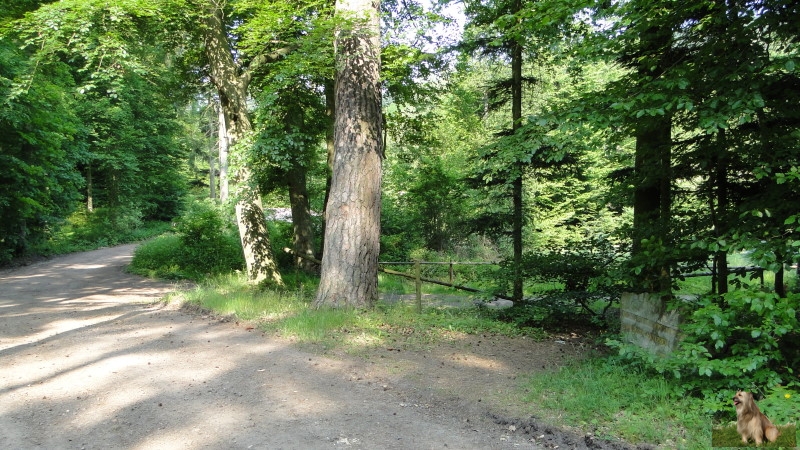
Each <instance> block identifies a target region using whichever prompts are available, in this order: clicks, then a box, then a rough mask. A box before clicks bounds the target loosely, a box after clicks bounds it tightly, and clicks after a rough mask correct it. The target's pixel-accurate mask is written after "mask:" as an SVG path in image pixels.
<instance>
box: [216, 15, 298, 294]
mask: <svg viewBox="0 0 800 450" xmlns="http://www.w3.org/2000/svg"><path fill="white" fill-rule="evenodd" d="M207 5H208V10H207V11H206V14H205V15H204V17H203V19H204V22H205V23H204V27H203V32H204V33H205V36H204V37H205V42H204V44H205V52H206V57H207V58H208V62H209V67H210V71H211V80H212V82H213V83H214V86H216V88H217V92H218V94H219V101H220V107H221V110H222V112H223V116H224V118H225V120H224V124H225V129H226V130H227V134H228V142H229V144H230V145H231V146H233V145H235V144H236V142H238V141H239V140H241V139H243V138H245V137H246V136H247V135H248V134H249V133H250V132H251V131H252V124H251V123H250V118H249V117H248V113H247V86H248V84H249V82H250V75H249V73H247V72H245V73H244V74H242V75H238V69H239V68H238V67H237V65H236V63H235V62H234V60H233V54H232V53H231V48H230V43H229V42H228V37H227V35H226V33H225V24H224V22H223V19H222V11H221V10H219V9H218V8H216V7H215V6H214V4H213V2H209V3H208V4H207ZM236 182H237V198H236V201H237V203H236V223H237V226H238V228H239V237H240V238H241V241H242V248H243V250H244V257H245V262H246V264H247V272H248V276H249V277H250V279H251V280H252V281H253V282H256V283H261V282H268V283H272V284H275V285H283V280H282V278H281V275H280V272H278V268H277V265H276V263H275V258H274V257H273V254H272V247H271V245H270V240H269V234H268V232H267V223H266V218H265V217H264V208H263V206H262V204H261V196H260V194H259V193H258V190H257V188H256V187H255V185H254V183H253V182H252V180H251V174H250V171H249V169H248V168H247V167H242V168H240V169H239V171H238V176H237V179H236Z"/></svg>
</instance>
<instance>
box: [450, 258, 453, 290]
mask: <svg viewBox="0 0 800 450" xmlns="http://www.w3.org/2000/svg"><path fill="white" fill-rule="evenodd" d="M450 284H453V260H452V259H451V260H450Z"/></svg>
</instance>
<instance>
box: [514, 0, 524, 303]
mask: <svg viewBox="0 0 800 450" xmlns="http://www.w3.org/2000/svg"><path fill="white" fill-rule="evenodd" d="M521 8H522V5H521V3H520V2H519V1H517V2H516V4H515V12H518V11H519V10H520V9H521ZM511 77H512V87H511V120H512V121H513V122H512V124H511V129H512V130H513V131H514V132H516V131H517V130H518V129H519V128H520V126H522V45H521V44H520V43H519V42H514V44H513V47H512V50H511ZM516 165H517V167H516V170H515V171H514V176H515V178H514V182H513V186H512V197H513V199H512V201H513V204H514V213H513V224H512V241H513V247H514V286H513V291H512V295H511V297H512V298H513V299H514V301H520V300H522V287H523V281H524V280H523V276H522V232H523V226H524V224H525V223H524V203H523V200H522V188H523V185H522V181H523V171H524V164H523V163H522V162H517V163H516Z"/></svg>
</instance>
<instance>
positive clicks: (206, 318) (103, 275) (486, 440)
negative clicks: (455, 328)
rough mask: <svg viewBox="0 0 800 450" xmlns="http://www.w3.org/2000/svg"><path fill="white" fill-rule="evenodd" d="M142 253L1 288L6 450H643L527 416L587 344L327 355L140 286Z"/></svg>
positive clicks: (118, 250) (77, 264)
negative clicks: (131, 266) (529, 396)
mask: <svg viewBox="0 0 800 450" xmlns="http://www.w3.org/2000/svg"><path fill="white" fill-rule="evenodd" d="M133 248H134V246H133V245H126V246H120V247H114V248H106V249H101V250H97V251H93V252H87V253H80V254H73V255H67V256H63V257H58V258H54V259H51V260H47V261H36V262H34V263H33V264H31V265H28V266H25V267H19V268H15V269H13V270H6V271H2V272H0V364H2V370H0V448H8V449H31V448H42V449H234V448H236V449H239V448H242V449H247V448H254V449H295V448H296V449H329V448H353V449H359V448H362V449H428V448H453V449H505V448H533V449H541V448H561V449H565V448H569V449H572V448H579V449H584V448H590V449H610V448H613V449H627V448H634V447H630V446H627V445H625V444H623V443H619V442H608V441H603V440H600V439H595V438H594V437H592V436H591V435H585V434H580V433H576V432H573V431H569V430H562V429H559V428H556V427H551V426H547V425H545V424H542V423H540V422H539V421H538V420H537V419H536V418H534V416H535V415H536V413H535V410H531V407H530V405H527V406H526V405H524V404H522V403H521V402H519V401H518V398H519V397H520V396H521V395H522V391H521V388H520V384H519V383H520V381H521V380H522V379H523V378H524V377H527V376H529V375H530V374H536V373H541V374H546V373H552V370H554V369H555V368H557V367H559V366H561V365H563V364H564V363H565V362H567V361H569V360H570V359H574V358H581V357H583V356H584V355H585V354H586V353H587V351H588V350H589V346H590V344H589V341H588V340H586V339H585V338H584V337H583V336H580V335H577V334H565V335H563V336H557V337H554V338H552V339H549V340H546V341H542V342H536V341H533V340H530V339H521V338H520V339H511V338H504V337H497V336H462V335H453V336H451V339H449V340H448V341H446V342H445V343H440V344H437V345H430V346H427V347H426V348H425V349H424V350H422V351H419V350H417V351H409V350H407V347H406V346H404V345H402V343H398V345H397V346H396V347H395V346H393V347H380V348H369V349H367V348H365V349H364V350H358V351H356V352H355V354H353V352H351V353H344V352H328V353H326V354H324V355H321V354H319V353H318V352H314V351H311V350H309V349H304V348H302V347H300V346H297V345H295V344H294V343H292V342H291V341H289V340H286V339H283V338H281V337H279V336H271V335H264V334H263V333H261V332H258V331H257V330H256V329H254V328H252V327H251V326H248V325H246V324H242V323H236V322H235V321H230V320H225V319H220V318H215V317H213V316H210V315H207V314H203V313H202V312H198V311H191V310H189V309H186V308H179V307H176V306H174V304H165V303H163V302H160V301H159V299H161V298H162V297H163V296H164V295H165V294H166V293H168V292H169V291H171V290H174V289H175V287H174V286H171V285H169V284H165V283H160V282H156V281H152V280H146V279H143V278H140V277H137V276H134V275H130V274H127V273H126V272H125V271H124V268H125V266H126V265H127V264H128V262H129V260H130V256H131V253H132V251H133ZM416 348H419V347H416ZM645 447H646V446H645ZM647 448H649V447H647Z"/></svg>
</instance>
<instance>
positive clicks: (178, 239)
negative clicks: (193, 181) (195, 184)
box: [131, 201, 244, 280]
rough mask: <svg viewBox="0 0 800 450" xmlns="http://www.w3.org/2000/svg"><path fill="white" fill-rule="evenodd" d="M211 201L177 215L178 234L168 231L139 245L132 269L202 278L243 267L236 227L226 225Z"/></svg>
mask: <svg viewBox="0 0 800 450" xmlns="http://www.w3.org/2000/svg"><path fill="white" fill-rule="evenodd" d="M222 217H223V216H222V213H221V212H220V211H219V209H218V208H217V207H216V206H215V205H213V204H211V203H210V202H205V201H204V202H196V203H193V204H192V205H190V207H189V208H188V209H187V211H186V212H185V213H184V214H183V216H181V218H180V219H178V226H177V230H176V231H177V234H166V235H163V236H160V237H158V238H156V239H154V240H152V241H149V242H147V243H145V244H143V245H141V246H139V248H137V249H136V251H135V252H134V256H133V261H132V262H131V270H132V271H134V272H136V273H140V274H143V275H148V276H157V277H160V278H188V279H192V280H199V279H202V278H204V277H206V276H207V275H216V274H222V273H227V272H232V271H235V270H240V269H242V268H243V267H244V258H243V256H242V246H241V244H240V242H239V235H238V233H237V232H236V230H233V229H231V228H230V227H228V226H226V225H225V223H226V222H225V221H224V220H223V219H222Z"/></svg>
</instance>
